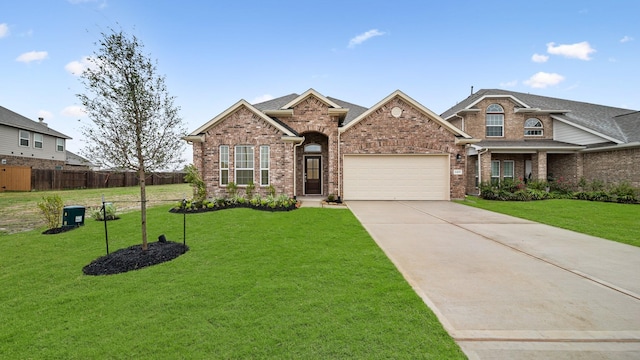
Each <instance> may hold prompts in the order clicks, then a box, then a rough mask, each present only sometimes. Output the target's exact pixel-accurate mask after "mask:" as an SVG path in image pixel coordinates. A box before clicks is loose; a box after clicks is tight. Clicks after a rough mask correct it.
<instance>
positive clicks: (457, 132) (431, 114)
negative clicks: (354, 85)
mask: <svg viewBox="0 0 640 360" xmlns="http://www.w3.org/2000/svg"><path fill="white" fill-rule="evenodd" d="M395 97H399V98H401V99H402V100H403V101H405V102H407V103H409V104H410V105H411V106H413V107H415V108H416V109H418V110H419V111H421V112H423V113H424V114H427V115H428V116H429V117H430V118H431V119H432V120H434V121H436V122H438V123H439V124H440V125H442V126H443V127H445V128H447V129H448V130H449V131H451V132H452V133H453V134H454V135H456V136H460V137H462V138H465V139H471V136H470V135H469V134H467V133H465V132H464V131H462V130H460V129H458V128H457V127H455V126H453V125H451V123H449V122H448V121H445V120H444V119H443V118H441V117H440V116H439V115H438V114H436V113H434V112H433V111H431V110H429V109H427V108H426V107H425V106H424V105H422V104H420V103H419V102H417V101H415V100H413V99H412V98H411V97H409V96H408V95H406V94H405V93H403V92H402V91H400V90H396V91H394V92H392V93H391V94H390V95H389V96H387V97H385V98H384V99H382V100H381V101H380V102H378V103H377V104H375V105H374V106H372V107H371V108H370V109H369V110H367V111H365V112H363V113H361V114H360V115H359V116H358V117H356V118H355V119H353V120H352V121H350V122H349V123H348V124H347V125H345V126H343V127H341V128H340V132H345V131H347V130H348V129H349V128H351V127H352V126H354V125H355V124H357V123H358V122H360V121H361V120H362V119H364V118H366V117H367V116H369V115H370V114H372V113H374V112H375V111H377V110H378V109H379V108H380V107H382V106H383V105H385V104H386V103H388V102H389V101H391V100H392V99H393V98H395Z"/></svg>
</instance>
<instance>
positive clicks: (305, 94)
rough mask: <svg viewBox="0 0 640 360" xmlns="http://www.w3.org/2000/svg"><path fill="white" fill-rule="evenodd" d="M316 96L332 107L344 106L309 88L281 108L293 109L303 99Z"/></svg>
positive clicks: (339, 107)
mask: <svg viewBox="0 0 640 360" xmlns="http://www.w3.org/2000/svg"><path fill="white" fill-rule="evenodd" d="M311 95H313V96H315V97H316V98H317V99H318V100H320V101H322V102H323V103H325V104H327V105H328V106H329V107H332V108H334V109H341V108H342V107H341V106H340V105H338V104H336V103H335V102H333V101H331V100H329V99H328V98H327V97H325V96H324V95H322V94H320V93H319V92H317V91H315V90H313V89H309V90H307V91H305V92H304V93H303V94H302V95H300V96H298V97H297V98H295V99H293V100H291V101H289V102H288V103H286V104H284V105H283V106H282V107H281V108H280V109H282V110H286V109H291V108H293V107H294V106H296V105H298V103H300V102H301V101H303V100H304V99H306V98H308V97H309V96H311Z"/></svg>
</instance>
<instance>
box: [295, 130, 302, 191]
mask: <svg viewBox="0 0 640 360" xmlns="http://www.w3.org/2000/svg"><path fill="white" fill-rule="evenodd" d="M302 143H304V136H303V137H302V140H300V142H299V143H297V144H295V145H293V198H294V199H296V198H297V194H296V191H297V189H298V187H297V181H296V179H297V178H298V173H297V172H296V164H297V163H298V156H297V155H298V154H297V152H296V149H297V148H298V146H300V145H302Z"/></svg>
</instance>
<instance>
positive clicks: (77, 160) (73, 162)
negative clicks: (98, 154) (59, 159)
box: [65, 150, 97, 170]
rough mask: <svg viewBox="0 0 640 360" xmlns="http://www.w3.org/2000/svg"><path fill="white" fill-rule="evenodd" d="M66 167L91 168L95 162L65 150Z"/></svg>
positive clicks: (94, 166)
mask: <svg viewBox="0 0 640 360" xmlns="http://www.w3.org/2000/svg"><path fill="white" fill-rule="evenodd" d="M65 165H66V168H67V169H69V170H93V169H94V168H96V167H97V165H96V164H94V163H92V162H91V161H89V160H87V159H86V158H84V157H82V156H80V155H78V154H75V153H72V152H71V151H69V150H67V160H66V163H65Z"/></svg>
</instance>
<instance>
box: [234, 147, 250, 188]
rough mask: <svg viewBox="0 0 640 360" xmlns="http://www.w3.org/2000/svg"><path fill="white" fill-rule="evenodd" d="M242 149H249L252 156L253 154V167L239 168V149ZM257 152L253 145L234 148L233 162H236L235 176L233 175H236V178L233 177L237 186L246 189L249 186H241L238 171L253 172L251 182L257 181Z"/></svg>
mask: <svg viewBox="0 0 640 360" xmlns="http://www.w3.org/2000/svg"><path fill="white" fill-rule="evenodd" d="M241 147H247V148H249V149H250V150H249V151H250V154H251V167H239V166H238V163H239V161H238V153H239V152H238V148H241ZM255 151H256V150H255V146H253V145H236V146H235V148H234V151H233V160H234V162H233V171H234V174H233V175H234V177H233V179H234V180H235V183H236V185H237V186H239V187H245V186H247V185H249V184H239V183H238V171H247V170H251V181H253V180H254V179H255V177H256V169H255V164H256V161H255V160H256V159H255V156H256V154H255Z"/></svg>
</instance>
